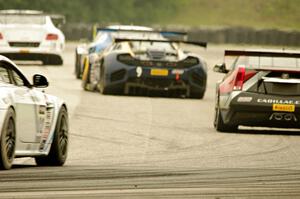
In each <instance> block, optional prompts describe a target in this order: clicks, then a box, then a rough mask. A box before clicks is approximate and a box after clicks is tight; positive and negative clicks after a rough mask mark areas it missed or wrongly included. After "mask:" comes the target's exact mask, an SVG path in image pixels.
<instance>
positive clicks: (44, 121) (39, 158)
mask: <svg viewBox="0 0 300 199" xmlns="http://www.w3.org/2000/svg"><path fill="white" fill-rule="evenodd" d="M47 86H48V81H47V79H46V78H45V77H44V76H42V75H39V74H36V75H34V76H33V83H32V84H31V83H30V82H29V81H28V80H27V79H26V77H25V76H24V75H23V74H22V72H21V71H20V69H19V68H18V67H17V66H16V65H15V64H14V63H13V62H12V61H11V60H9V59H8V58H6V57H4V56H1V55H0V90H1V92H0V96H1V100H0V128H1V134H0V169H10V168H11V167H12V164H13V160H14V158H18V157H34V158H35V161H36V163H37V165H42V166H46V165H48V166H61V165H63V164H64V163H65V161H66V158H67V149H68V130H69V127H68V125H69V122H68V112H67V106H66V103H65V102H64V101H63V100H62V99H59V98H57V97H55V96H52V95H48V94H45V93H44V92H43V91H41V90H38V89H37V88H45V87H47Z"/></svg>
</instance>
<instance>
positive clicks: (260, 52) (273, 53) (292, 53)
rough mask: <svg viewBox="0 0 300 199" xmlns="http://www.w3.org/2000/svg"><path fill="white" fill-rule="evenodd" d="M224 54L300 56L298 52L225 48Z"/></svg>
mask: <svg viewBox="0 0 300 199" xmlns="http://www.w3.org/2000/svg"><path fill="white" fill-rule="evenodd" d="M225 56H253V57H290V58H300V53H296V52H272V51H269V52H268V51H242V50H225Z"/></svg>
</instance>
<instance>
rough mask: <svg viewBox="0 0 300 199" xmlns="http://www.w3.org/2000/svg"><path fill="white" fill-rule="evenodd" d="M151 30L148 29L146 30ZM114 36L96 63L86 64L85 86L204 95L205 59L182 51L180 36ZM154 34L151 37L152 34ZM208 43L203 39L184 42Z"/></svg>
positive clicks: (104, 90)
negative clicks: (168, 38) (173, 37)
mask: <svg viewBox="0 0 300 199" xmlns="http://www.w3.org/2000/svg"><path fill="white" fill-rule="evenodd" d="M147 34H149V33H147ZM147 34H145V35H142V36H140V37H138V39H136V38H132V37H131V38H114V42H112V44H111V45H110V46H108V47H107V48H106V49H105V50H104V51H103V53H101V54H99V55H98V59H97V60H96V61H95V60H94V61H93V64H91V65H86V67H85V69H84V73H83V87H84V89H86V90H92V91H94V90H98V91H100V92H101V93H103V94H142V95H148V94H149V93H150V92H152V91H157V92H162V93H167V94H174V95H176V96H186V97H190V98H198V99H201V98H203V96H204V93H205V90H206V79H207V73H206V62H205V61H204V60H203V59H202V58H200V57H199V56H198V55H196V54H192V53H188V52H185V51H183V50H182V49H181V48H180V47H179V45H178V44H179V43H182V42H183V41H180V40H176V41H175V40H167V39H165V38H156V39H153V37H152V36H149V35H148V36H147ZM151 37H152V38H151ZM183 43H187V44H194V45H199V46H202V47H206V43H204V42H183Z"/></svg>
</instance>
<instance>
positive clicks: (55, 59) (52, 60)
mask: <svg viewBox="0 0 300 199" xmlns="http://www.w3.org/2000/svg"><path fill="white" fill-rule="evenodd" d="M43 64H44V65H55V66H60V65H63V60H62V58H61V57H59V56H49V57H48V56H47V57H45V58H44V59H43Z"/></svg>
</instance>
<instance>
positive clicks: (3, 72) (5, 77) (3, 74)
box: [0, 66, 11, 84]
mask: <svg viewBox="0 0 300 199" xmlns="http://www.w3.org/2000/svg"><path fill="white" fill-rule="evenodd" d="M0 81H2V82H5V83H9V84H10V83H11V81H10V78H9V73H8V70H7V69H6V67H4V66H0Z"/></svg>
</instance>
